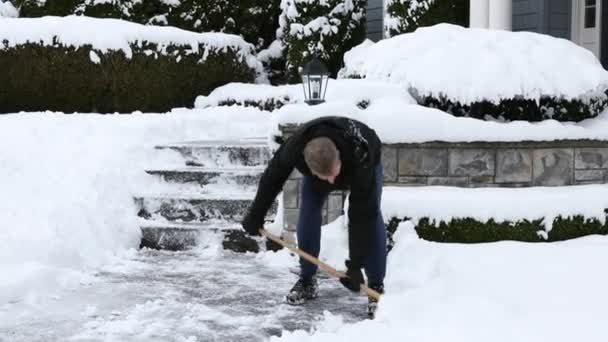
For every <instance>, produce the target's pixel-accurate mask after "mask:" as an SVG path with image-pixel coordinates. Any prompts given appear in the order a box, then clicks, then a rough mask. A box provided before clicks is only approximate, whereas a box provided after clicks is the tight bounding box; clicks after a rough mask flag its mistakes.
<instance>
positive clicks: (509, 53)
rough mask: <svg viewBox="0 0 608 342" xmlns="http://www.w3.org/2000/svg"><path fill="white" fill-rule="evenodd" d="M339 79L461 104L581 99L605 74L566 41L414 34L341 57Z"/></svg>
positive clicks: (458, 30) (462, 32) (457, 32)
mask: <svg viewBox="0 0 608 342" xmlns="http://www.w3.org/2000/svg"><path fill="white" fill-rule="evenodd" d="M344 62H345V67H344V68H343V69H342V70H341V71H340V76H341V77H364V78H368V79H376V80H386V81H390V82H395V83H399V84H402V85H403V86H406V87H408V88H411V89H413V90H414V91H415V92H417V93H418V95H422V96H435V97H442V96H445V97H447V98H448V99H450V100H453V101H458V102H460V103H462V104H470V103H473V102H477V101H482V100H487V101H491V102H494V103H497V102H498V101H500V100H501V99H512V98H519V97H523V98H526V99H535V100H538V99H539V98H540V97H542V96H555V97H558V98H559V97H563V98H565V99H575V98H584V97H585V96H586V95H590V94H593V93H597V92H604V91H605V90H606V88H607V87H608V72H607V71H606V70H604V69H603V68H602V65H601V64H600V62H599V61H598V60H597V58H596V57H595V56H594V55H593V54H592V53H591V52H589V51H588V50H586V49H584V48H582V47H579V46H577V45H576V44H574V43H572V42H571V41H568V40H565V39H560V38H554V37H550V36H547V35H542V34H537V33H532V32H510V31H497V30H486V29H468V28H463V27H460V26H456V25H451V24H439V25H435V26H432V27H424V28H419V29H418V30H416V31H415V32H413V33H408V34H402V35H399V36H396V37H393V38H391V39H386V40H383V41H380V42H378V43H376V44H372V43H371V42H366V43H365V44H362V45H360V46H358V47H356V48H354V49H352V50H351V51H350V52H348V53H347V54H346V55H345V57H344Z"/></svg>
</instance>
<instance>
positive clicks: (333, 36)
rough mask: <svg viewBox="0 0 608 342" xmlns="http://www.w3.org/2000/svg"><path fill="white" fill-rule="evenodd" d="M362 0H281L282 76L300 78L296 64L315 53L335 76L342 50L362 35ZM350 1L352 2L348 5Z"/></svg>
mask: <svg viewBox="0 0 608 342" xmlns="http://www.w3.org/2000/svg"><path fill="white" fill-rule="evenodd" d="M366 4H367V1H365V0H352V1H350V0H348V1H346V0H326V1H308V0H284V1H283V2H282V5H281V6H282V13H281V16H280V18H279V23H280V29H279V38H280V39H281V40H282V42H283V45H284V47H285V51H286V77H287V80H288V81H289V82H290V83H297V82H300V74H299V68H300V67H302V65H303V64H304V63H305V62H306V61H307V60H309V59H310V58H311V56H316V57H317V58H319V59H320V60H322V61H323V62H324V63H325V64H326V65H327V67H328V69H329V71H330V72H331V74H332V76H334V77H335V76H336V75H337V73H338V71H339V70H340V68H341V67H342V64H343V57H344V53H345V52H347V51H348V50H350V49H351V48H353V47H354V46H356V45H358V44H360V43H361V42H362V41H363V40H364V39H365V35H366V28H365V10H366ZM351 5H352V6H351Z"/></svg>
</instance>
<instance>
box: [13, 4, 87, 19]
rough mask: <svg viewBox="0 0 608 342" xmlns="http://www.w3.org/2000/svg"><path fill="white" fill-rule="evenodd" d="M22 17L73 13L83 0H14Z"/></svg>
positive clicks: (60, 15) (61, 15)
mask: <svg viewBox="0 0 608 342" xmlns="http://www.w3.org/2000/svg"><path fill="white" fill-rule="evenodd" d="M12 2H13V4H14V5H15V7H17V8H19V16H21V17H28V18H32V17H34V18H35V17H43V16H47V15H53V16H59V17H63V16H66V15H70V14H73V13H74V12H75V11H76V8H77V7H78V5H80V3H82V2H83V0H46V1H42V0H13V1H12Z"/></svg>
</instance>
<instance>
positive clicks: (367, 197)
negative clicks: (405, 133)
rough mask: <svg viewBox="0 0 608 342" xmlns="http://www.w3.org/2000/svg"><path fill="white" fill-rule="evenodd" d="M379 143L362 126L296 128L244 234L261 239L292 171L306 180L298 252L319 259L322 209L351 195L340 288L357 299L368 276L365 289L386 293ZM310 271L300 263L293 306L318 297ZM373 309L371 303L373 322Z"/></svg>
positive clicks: (336, 122) (331, 122)
mask: <svg viewBox="0 0 608 342" xmlns="http://www.w3.org/2000/svg"><path fill="white" fill-rule="evenodd" d="M380 156H381V142H380V139H379V138H378V136H377V135H376V133H375V132H374V130H372V129H371V128H369V127H367V126H366V125H365V124H363V123H361V122H359V121H356V120H353V119H349V118H343V117H322V118H319V119H316V120H313V121H310V122H308V123H306V124H304V125H303V126H302V127H300V128H299V129H298V130H297V131H296V132H295V133H294V134H293V135H292V136H291V137H289V138H288V139H287V140H286V141H285V142H284V143H283V144H282V145H281V147H280V148H279V149H278V150H277V151H276V153H275V154H274V156H273V158H272V159H271V160H270V162H269V165H268V167H267V168H266V170H265V171H264V174H263V175H262V178H261V180H260V184H259V187H258V190H257V194H256V196H255V199H254V201H253V203H252V204H251V206H250V208H249V211H248V213H247V215H246V216H245V218H244V220H243V228H244V229H245V230H246V231H247V232H248V233H249V234H251V235H259V229H260V228H262V226H263V224H264V217H265V216H266V213H267V212H268V210H269V208H270V207H271V205H272V203H273V201H274V200H275V198H276V196H277V195H278V194H279V192H281V190H282V188H283V185H284V184H285V181H286V180H287V178H288V177H289V175H290V174H291V172H292V171H293V169H294V168H296V169H297V170H298V171H300V173H302V175H303V176H304V178H303V181H302V188H301V201H300V213H299V218H298V224H297V241H298V247H299V248H300V249H302V250H303V251H305V252H307V253H309V254H311V255H313V256H315V257H318V256H319V250H320V244H321V220H322V208H323V204H324V202H325V200H326V199H327V195H328V194H329V192H331V191H332V190H350V196H349V209H348V218H349V227H348V235H349V239H348V241H349V260H346V267H347V271H346V275H347V277H343V278H341V279H340V282H341V283H342V284H343V285H344V286H345V287H347V288H348V289H350V290H351V291H359V290H360V286H361V284H362V283H363V282H364V280H363V274H362V272H361V269H362V268H363V269H365V273H366V275H367V278H368V286H369V287H370V288H371V289H374V290H376V291H378V292H379V293H383V292H384V291H383V290H384V284H383V282H384V276H385V272H386V254H387V250H386V229H385V227H384V222H383V220H382V215H381V212H380V199H381V196H382V184H383V183H382V179H383V170H382V164H381V163H380ZM316 271H317V267H316V265H314V264H311V263H310V262H308V261H306V260H305V259H303V258H300V279H299V280H298V281H297V282H296V284H295V285H294V286H293V288H292V289H291V291H290V292H289V294H288V295H287V296H286V298H285V299H286V302H287V303H289V304H292V305H299V304H303V303H305V302H306V301H308V300H311V299H314V298H316V296H317V280H316V277H315V273H316ZM376 306H377V302H376V301H375V300H373V299H372V298H370V299H369V304H368V314H369V315H370V316H371V317H373V315H374V313H375V310H376Z"/></svg>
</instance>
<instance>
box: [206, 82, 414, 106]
mask: <svg viewBox="0 0 608 342" xmlns="http://www.w3.org/2000/svg"><path fill="white" fill-rule="evenodd" d="M325 98H326V101H327V102H328V103H345V102H346V103H349V104H350V105H352V106H356V108H358V110H364V109H365V108H367V107H368V106H370V105H372V104H375V103H376V101H377V100H378V101H380V100H383V99H384V100H386V99H390V98H397V99H402V98H405V100H406V101H408V102H409V103H414V99H412V98H410V97H409V94H408V93H407V91H405V90H403V89H402V88H400V87H399V86H396V85H392V84H386V83H380V82H373V81H367V80H333V79H331V80H330V81H329V84H328V87H327V94H326V96H325ZM296 103H304V91H303V89H302V85H301V84H297V85H295V84H294V85H282V86H270V85H264V84H242V83H230V84H227V85H225V86H222V87H219V88H217V89H215V90H214V91H213V92H211V94H209V96H199V97H198V98H197V99H196V103H195V107H196V108H201V109H203V108H208V107H216V106H231V105H239V106H245V107H257V108H259V109H261V110H264V111H274V110H277V109H280V108H282V107H283V106H285V105H287V104H296ZM334 115H335V113H334Z"/></svg>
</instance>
